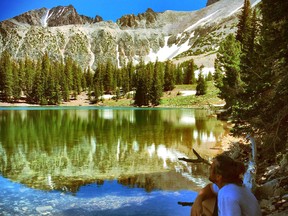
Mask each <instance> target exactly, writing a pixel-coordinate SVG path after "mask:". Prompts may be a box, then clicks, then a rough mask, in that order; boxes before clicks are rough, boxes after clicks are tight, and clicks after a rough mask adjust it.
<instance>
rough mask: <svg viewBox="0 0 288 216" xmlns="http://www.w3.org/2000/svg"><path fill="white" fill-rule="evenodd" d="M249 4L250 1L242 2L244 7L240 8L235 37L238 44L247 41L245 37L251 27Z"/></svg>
mask: <svg viewBox="0 0 288 216" xmlns="http://www.w3.org/2000/svg"><path fill="white" fill-rule="evenodd" d="M250 19H251V4H250V0H244V6H243V8H242V13H241V14H240V17H239V23H238V26H237V27H238V29H237V35H236V40H238V41H239V42H240V43H243V42H244V41H245V40H247V35H248V32H249V28H250V25H251V20H250Z"/></svg>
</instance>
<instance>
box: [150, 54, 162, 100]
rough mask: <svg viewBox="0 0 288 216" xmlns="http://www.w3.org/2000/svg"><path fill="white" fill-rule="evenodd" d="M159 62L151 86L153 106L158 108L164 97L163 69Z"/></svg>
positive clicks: (155, 65)
mask: <svg viewBox="0 0 288 216" xmlns="http://www.w3.org/2000/svg"><path fill="white" fill-rule="evenodd" d="M159 66H160V65H159V62H158V60H157V61H156V62H155V64H154V71H153V76H152V86H151V93H150V98H151V104H152V105H154V106H158V105H159V104H160V100H161V97H162V95H163V88H162V82H161V73H162V71H161V68H160V67H159Z"/></svg>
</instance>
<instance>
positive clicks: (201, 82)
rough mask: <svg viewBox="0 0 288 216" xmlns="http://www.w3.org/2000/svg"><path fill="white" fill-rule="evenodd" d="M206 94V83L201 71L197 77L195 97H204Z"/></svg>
mask: <svg viewBox="0 0 288 216" xmlns="http://www.w3.org/2000/svg"><path fill="white" fill-rule="evenodd" d="M206 93H207V82H206V80H205V78H204V76H203V74H202V70H200V73H199V75H198V79H197V86H196V95H197V96H199V95H205V94H206Z"/></svg>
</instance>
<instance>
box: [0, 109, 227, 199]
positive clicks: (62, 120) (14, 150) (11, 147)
mask: <svg viewBox="0 0 288 216" xmlns="http://www.w3.org/2000/svg"><path fill="white" fill-rule="evenodd" d="M222 124H223V123H222V122H219V121H217V120H216V119H215V118H213V117H209V113H207V111H205V110H193V109H161V110H160V109H148V110H144V109H91V108H90V109H86V108H78V109H75V108H73V109H48V110H45V109H42V108H40V109H35V108H33V109H32V110H30V109H24V110H21V109H20V110H0V172H1V174H2V176H4V177H5V178H8V179H11V180H13V181H17V182H20V183H22V184H25V185H27V186H28V187H30V188H36V189H41V190H61V191H69V192H72V193H74V194H77V192H78V191H79V190H80V188H81V187H82V186H83V185H88V184H94V183H95V182H96V184H99V185H101V184H103V182H104V181H105V180H112V179H117V182H118V183H119V184H122V185H126V186H129V187H139V188H144V189H145V190H146V191H148V192H150V191H152V190H155V189H161V190H182V189H191V190H195V189H196V188H198V187H200V186H202V185H203V184H205V183H206V181H205V180H204V178H206V175H207V171H206V170H207V167H206V166H205V165H197V166H196V165H195V166H193V167H192V166H190V165H187V164H186V163H185V162H181V161H179V160H178V157H193V156H194V155H192V151H191V149H192V147H193V148H195V149H196V150H197V151H198V152H200V154H201V155H203V156H204V157H212V156H214V155H215V154H217V153H218V152H217V151H215V150H211V148H212V147H215V145H216V146H217V145H219V143H218V140H219V139H220V138H221V137H222V136H223V134H224V133H225V131H224V129H223V125H222ZM203 176H204V178H203Z"/></svg>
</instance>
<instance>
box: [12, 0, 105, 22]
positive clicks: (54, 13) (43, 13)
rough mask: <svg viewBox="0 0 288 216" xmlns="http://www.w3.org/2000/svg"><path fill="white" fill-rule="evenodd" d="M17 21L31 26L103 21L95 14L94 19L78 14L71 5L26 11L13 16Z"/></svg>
mask: <svg viewBox="0 0 288 216" xmlns="http://www.w3.org/2000/svg"><path fill="white" fill-rule="evenodd" d="M12 20H15V21H16V22H18V23H23V24H29V25H31V26H43V27H55V26H63V25H82V24H85V23H95V22H100V21H103V19H102V17H100V16H98V15H97V16H96V17H95V18H94V19H93V18H90V17H87V16H83V15H79V14H78V13H77V11H76V9H75V8H74V7H73V5H69V6H57V7H54V8H52V9H47V8H41V9H38V10H32V11H28V12H26V13H24V14H21V15H19V16H16V17H14V18H13V19H12Z"/></svg>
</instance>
